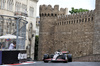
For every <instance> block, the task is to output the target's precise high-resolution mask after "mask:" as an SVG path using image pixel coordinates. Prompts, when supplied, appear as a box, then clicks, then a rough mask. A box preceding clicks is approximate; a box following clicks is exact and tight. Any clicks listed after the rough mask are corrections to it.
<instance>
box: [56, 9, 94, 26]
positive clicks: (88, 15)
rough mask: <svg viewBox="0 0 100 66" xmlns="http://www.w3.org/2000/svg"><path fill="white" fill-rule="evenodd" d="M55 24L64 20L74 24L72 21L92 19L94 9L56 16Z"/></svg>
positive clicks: (60, 23)
mask: <svg viewBox="0 0 100 66" xmlns="http://www.w3.org/2000/svg"><path fill="white" fill-rule="evenodd" d="M57 20H58V21H57V24H56V25H62V24H63V23H62V22H64V25H65V24H74V23H80V22H89V21H93V20H94V10H91V11H87V12H81V13H75V14H71V15H66V16H65V15H62V16H58V19H57Z"/></svg>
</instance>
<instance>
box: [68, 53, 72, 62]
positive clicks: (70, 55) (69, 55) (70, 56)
mask: <svg viewBox="0 0 100 66" xmlns="http://www.w3.org/2000/svg"><path fill="white" fill-rule="evenodd" d="M67 58H68V62H72V54H68V55H67Z"/></svg>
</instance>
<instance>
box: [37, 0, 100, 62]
mask: <svg viewBox="0 0 100 66" xmlns="http://www.w3.org/2000/svg"><path fill="white" fill-rule="evenodd" d="M96 1H97V3H96V9H95V10H93V11H88V12H83V13H77V14H72V15H66V10H67V9H63V8H61V9H60V10H59V6H58V5H56V6H54V8H52V7H51V6H50V5H48V6H46V5H43V6H40V17H41V18H40V21H41V23H40V37H39V56H38V57H39V60H41V59H42V57H43V54H45V53H48V54H52V53H54V52H55V51H56V50H58V49H59V50H61V51H70V53H71V54H72V55H73V58H77V57H83V56H89V55H92V54H100V43H99V42H100V41H99V39H100V37H99V34H100V27H99V21H100V14H99V12H100V8H99V7H100V5H99V3H100V1H99V0H96Z"/></svg>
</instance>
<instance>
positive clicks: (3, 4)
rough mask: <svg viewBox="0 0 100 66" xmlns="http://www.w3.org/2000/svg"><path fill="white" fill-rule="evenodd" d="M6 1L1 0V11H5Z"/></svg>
mask: <svg viewBox="0 0 100 66" xmlns="http://www.w3.org/2000/svg"><path fill="white" fill-rule="evenodd" d="M5 3H6V0H1V9H5Z"/></svg>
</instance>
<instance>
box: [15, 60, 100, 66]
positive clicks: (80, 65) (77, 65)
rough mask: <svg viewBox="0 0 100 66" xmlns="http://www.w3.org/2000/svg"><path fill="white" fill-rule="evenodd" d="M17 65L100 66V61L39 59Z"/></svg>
mask: <svg viewBox="0 0 100 66" xmlns="http://www.w3.org/2000/svg"><path fill="white" fill-rule="evenodd" d="M16 66H100V62H68V63H62V62H61V63H52V62H49V63H44V62H43V61H39V62H36V61H35V63H31V64H24V65H16Z"/></svg>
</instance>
